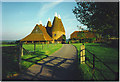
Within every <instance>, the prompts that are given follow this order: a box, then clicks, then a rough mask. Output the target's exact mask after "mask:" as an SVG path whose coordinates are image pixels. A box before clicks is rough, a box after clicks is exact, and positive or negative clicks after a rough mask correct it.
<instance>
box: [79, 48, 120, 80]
mask: <svg viewBox="0 0 120 82" xmlns="http://www.w3.org/2000/svg"><path fill="white" fill-rule="evenodd" d="M83 51H85V52H88V53H89V54H90V55H92V59H93V60H92V62H91V61H90V60H89V58H88V57H87V55H85V64H86V65H87V66H88V67H89V68H90V69H92V71H91V72H92V80H95V79H94V78H96V76H95V71H98V72H99V73H100V75H101V76H102V77H103V78H104V80H108V79H107V78H106V77H105V75H104V74H103V73H102V72H101V71H103V70H100V69H98V68H97V67H96V61H95V60H97V62H99V63H101V64H103V65H104V66H105V67H106V68H107V69H108V70H110V71H111V72H112V73H113V75H114V76H115V78H114V79H115V80H119V72H115V71H113V70H112V69H111V68H110V67H109V66H108V65H107V64H106V63H104V62H103V61H102V60H101V59H100V58H98V57H97V56H96V55H95V54H93V53H91V52H90V51H89V50H88V49H86V48H85V49H81V51H80V52H83ZM81 57H83V56H81ZM87 61H88V62H89V63H90V64H91V65H92V66H90V65H89V64H88V63H86V62H87ZM81 64H82V63H81Z"/></svg>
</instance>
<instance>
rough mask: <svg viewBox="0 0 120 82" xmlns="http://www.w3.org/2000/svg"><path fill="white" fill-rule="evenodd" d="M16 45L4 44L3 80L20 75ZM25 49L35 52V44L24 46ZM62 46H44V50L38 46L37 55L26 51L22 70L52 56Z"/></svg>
mask: <svg viewBox="0 0 120 82" xmlns="http://www.w3.org/2000/svg"><path fill="white" fill-rule="evenodd" d="M14 46H15V44H14V45H8V44H6V45H5V44H4V45H2V79H3V80H7V79H8V77H9V76H11V77H12V76H13V74H16V73H19V66H18V65H19V64H18V55H19V54H18V51H17V49H16V48H14ZM23 47H24V48H25V49H26V50H28V51H30V52H31V51H33V50H34V46H33V44H23ZM61 47H62V44H43V49H42V45H41V44H37V45H36V53H35V54H32V53H29V54H27V53H26V52H25V51H24V56H23V57H22V61H21V65H22V69H27V68H28V67H30V66H31V65H33V64H35V62H38V61H40V60H41V59H42V58H44V57H46V55H50V54H52V53H54V52H55V51H57V50H58V49H60V48H61ZM30 61H31V62H30Z"/></svg>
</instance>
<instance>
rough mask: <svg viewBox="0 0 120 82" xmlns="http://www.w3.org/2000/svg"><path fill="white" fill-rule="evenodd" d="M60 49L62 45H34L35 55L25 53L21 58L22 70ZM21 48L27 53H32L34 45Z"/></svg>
mask: <svg viewBox="0 0 120 82" xmlns="http://www.w3.org/2000/svg"><path fill="white" fill-rule="evenodd" d="M61 47H62V44H36V51H35V53H29V54H28V53H26V52H24V55H23V56H22V62H21V65H22V68H23V69H27V68H29V67H30V66H31V65H34V64H35V63H37V62H39V61H40V60H41V59H43V58H45V57H46V56H48V55H50V54H52V53H54V52H55V51H57V50H58V49H60V48H61ZM23 48H25V49H26V50H27V51H29V52H33V50H34V45H33V44H24V45H23Z"/></svg>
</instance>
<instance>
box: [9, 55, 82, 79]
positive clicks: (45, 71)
mask: <svg viewBox="0 0 120 82" xmlns="http://www.w3.org/2000/svg"><path fill="white" fill-rule="evenodd" d="M25 61H28V62H32V63H34V64H35V65H34V66H33V68H32V67H31V68H30V69H28V70H27V71H23V72H22V74H21V75H19V76H18V77H14V78H13V79H11V80H81V76H82V75H80V73H81V72H80V70H78V60H77V58H75V59H72V58H71V59H68V58H62V57H55V56H46V58H44V59H43V60H41V61H40V60H37V61H31V58H30V59H27V60H25ZM38 61H40V62H38Z"/></svg>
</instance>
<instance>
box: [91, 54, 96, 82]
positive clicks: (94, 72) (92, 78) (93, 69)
mask: <svg viewBox="0 0 120 82" xmlns="http://www.w3.org/2000/svg"><path fill="white" fill-rule="evenodd" d="M94 74H95V54H93V72H92V79H93V77H94ZM93 80H94V79H93Z"/></svg>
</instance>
